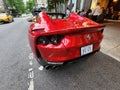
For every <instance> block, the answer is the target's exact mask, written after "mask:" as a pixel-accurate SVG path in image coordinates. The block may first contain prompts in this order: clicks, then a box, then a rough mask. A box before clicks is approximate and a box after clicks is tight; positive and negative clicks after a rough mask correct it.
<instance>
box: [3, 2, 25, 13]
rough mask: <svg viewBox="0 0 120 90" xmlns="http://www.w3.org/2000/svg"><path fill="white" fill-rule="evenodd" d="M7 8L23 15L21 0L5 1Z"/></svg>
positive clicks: (23, 7) (23, 9)
mask: <svg viewBox="0 0 120 90" xmlns="http://www.w3.org/2000/svg"><path fill="white" fill-rule="evenodd" d="M5 3H6V5H7V6H8V7H10V8H12V9H14V10H15V12H17V13H25V5H24V3H23V0H5Z"/></svg>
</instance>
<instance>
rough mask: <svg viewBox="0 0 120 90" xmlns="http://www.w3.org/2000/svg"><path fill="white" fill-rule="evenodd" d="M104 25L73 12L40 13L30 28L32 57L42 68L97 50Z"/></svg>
mask: <svg viewBox="0 0 120 90" xmlns="http://www.w3.org/2000/svg"><path fill="white" fill-rule="evenodd" d="M104 27H105V25H103V24H99V23H96V22H94V21H92V20H90V19H88V18H85V17H82V16H79V15H77V14H75V13H73V12H71V13H70V15H69V16H68V17H66V16H65V15H64V14H61V13H46V12H40V13H39V14H38V16H37V18H36V21H35V22H34V23H32V24H31V25H30V28H29V42H30V46H31V49H32V51H33V54H34V56H35V57H36V59H37V60H38V61H39V62H40V64H41V65H43V66H44V67H45V68H48V67H52V66H56V65H62V64H64V63H65V62H69V61H72V60H73V59H76V58H80V57H82V56H85V55H88V54H90V53H93V52H96V51H99V50H100V43H101V41H102V39H103V30H104Z"/></svg>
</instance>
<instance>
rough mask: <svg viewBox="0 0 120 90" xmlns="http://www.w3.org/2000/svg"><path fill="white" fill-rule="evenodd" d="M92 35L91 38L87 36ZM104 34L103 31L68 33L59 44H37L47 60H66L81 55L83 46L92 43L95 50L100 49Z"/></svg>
mask: <svg viewBox="0 0 120 90" xmlns="http://www.w3.org/2000/svg"><path fill="white" fill-rule="evenodd" d="M88 35H90V38H87V36H88ZM102 38H103V35H102V34H101V32H97V33H90V34H82V35H80V34H76V35H67V36H65V38H64V39H63V40H62V41H61V43H60V44H58V45H53V44H49V45H45V46H44V45H40V44H38V45H37V49H38V50H39V52H40V54H41V56H42V58H43V59H44V60H46V62H66V61H70V60H72V59H75V58H78V57H81V47H83V46H87V45H90V44H92V45H93V52H94V51H97V50H99V48H100V43H101V41H102Z"/></svg>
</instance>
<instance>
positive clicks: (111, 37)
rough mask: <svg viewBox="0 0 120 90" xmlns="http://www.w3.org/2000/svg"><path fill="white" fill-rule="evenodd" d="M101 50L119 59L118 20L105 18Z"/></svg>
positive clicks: (119, 30) (119, 35)
mask: <svg viewBox="0 0 120 90" xmlns="http://www.w3.org/2000/svg"><path fill="white" fill-rule="evenodd" d="M104 24H105V25H106V28H105V30H104V39H103V41H102V44H101V51H102V52H103V53H105V54H107V55H109V56H111V57H113V58H115V59H116V60H118V61H120V20H117V21H115V20H107V21H106V22H105V23H104Z"/></svg>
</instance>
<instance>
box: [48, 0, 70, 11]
mask: <svg viewBox="0 0 120 90" xmlns="http://www.w3.org/2000/svg"><path fill="white" fill-rule="evenodd" d="M67 1H68V0H48V10H49V11H51V10H52V9H54V10H55V12H58V8H60V7H59V6H60V4H64V5H66V2H67Z"/></svg>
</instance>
